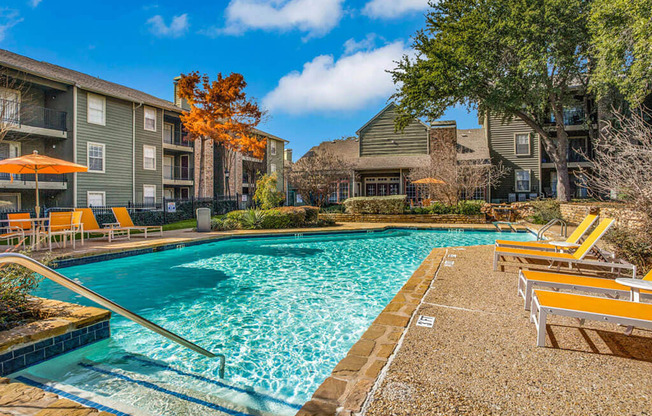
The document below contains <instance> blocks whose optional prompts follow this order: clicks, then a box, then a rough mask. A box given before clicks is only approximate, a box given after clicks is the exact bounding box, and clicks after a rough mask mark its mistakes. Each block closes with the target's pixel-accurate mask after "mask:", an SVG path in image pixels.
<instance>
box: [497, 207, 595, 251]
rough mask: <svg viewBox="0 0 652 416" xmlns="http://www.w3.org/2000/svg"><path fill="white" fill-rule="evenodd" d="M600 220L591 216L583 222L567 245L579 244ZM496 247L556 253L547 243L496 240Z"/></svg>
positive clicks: (568, 239)
mask: <svg viewBox="0 0 652 416" xmlns="http://www.w3.org/2000/svg"><path fill="white" fill-rule="evenodd" d="M597 219H598V216H597V215H594V214H589V215H587V216H586V218H584V220H582V222H581V223H580V224H579V225H578V226H577V228H576V229H575V231H573V232H572V233H571V235H569V236H568V238H567V239H566V241H565V242H566V243H569V244H578V243H579V241H580V239H581V238H582V236H583V235H584V234H586V232H587V231H588V230H589V228H591V226H592V225H593V223H594V222H595V221H596V220H597ZM496 246H498V247H519V248H528V249H533V250H547V251H555V246H553V245H551V244H549V243H547V242H546V241H509V240H496Z"/></svg>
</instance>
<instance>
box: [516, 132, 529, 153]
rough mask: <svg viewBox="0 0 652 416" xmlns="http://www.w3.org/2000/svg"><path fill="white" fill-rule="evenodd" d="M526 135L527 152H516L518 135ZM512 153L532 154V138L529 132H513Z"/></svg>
mask: <svg viewBox="0 0 652 416" xmlns="http://www.w3.org/2000/svg"><path fill="white" fill-rule="evenodd" d="M523 135H525V136H527V153H518V136H523ZM514 154H515V155H516V156H532V138H531V137H530V133H522V132H521V133H514Z"/></svg>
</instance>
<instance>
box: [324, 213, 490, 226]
mask: <svg viewBox="0 0 652 416" xmlns="http://www.w3.org/2000/svg"><path fill="white" fill-rule="evenodd" d="M319 217H320V218H324V219H331V220H333V221H335V222H378V223H409V224H418V223H421V224H486V223H487V220H486V219H485V216H484V215H455V214H441V215H439V214H403V215H383V214H319Z"/></svg>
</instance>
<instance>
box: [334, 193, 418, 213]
mask: <svg viewBox="0 0 652 416" xmlns="http://www.w3.org/2000/svg"><path fill="white" fill-rule="evenodd" d="M406 200H407V196H406V195H390V196H358V197H355V198H349V199H347V200H346V201H344V207H345V208H346V212H347V213H349V214H403V212H404V211H405V205H406Z"/></svg>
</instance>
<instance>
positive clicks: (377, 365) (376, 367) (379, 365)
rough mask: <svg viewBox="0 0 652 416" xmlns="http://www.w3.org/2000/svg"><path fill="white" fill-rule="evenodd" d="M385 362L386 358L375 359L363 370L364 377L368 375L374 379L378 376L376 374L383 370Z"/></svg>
mask: <svg viewBox="0 0 652 416" xmlns="http://www.w3.org/2000/svg"><path fill="white" fill-rule="evenodd" d="M386 363H387V360H383V359H377V360H376V361H374V362H373V363H371V365H370V366H369V368H367V371H365V373H364V375H365V377H369V378H371V379H374V380H375V379H376V377H378V374H380V372H381V371H382V370H383V367H385V364H386Z"/></svg>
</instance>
